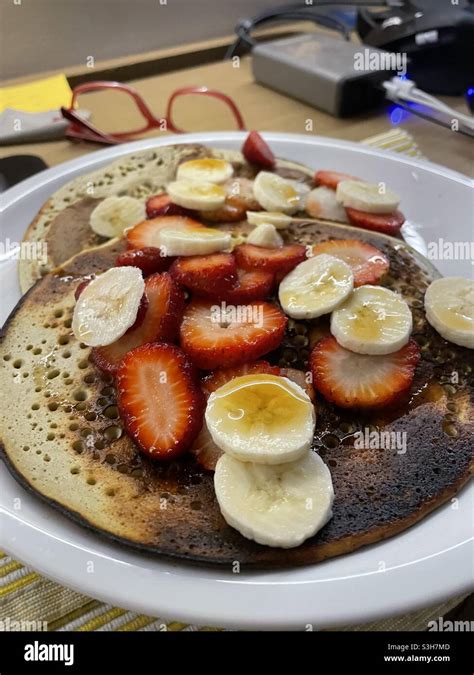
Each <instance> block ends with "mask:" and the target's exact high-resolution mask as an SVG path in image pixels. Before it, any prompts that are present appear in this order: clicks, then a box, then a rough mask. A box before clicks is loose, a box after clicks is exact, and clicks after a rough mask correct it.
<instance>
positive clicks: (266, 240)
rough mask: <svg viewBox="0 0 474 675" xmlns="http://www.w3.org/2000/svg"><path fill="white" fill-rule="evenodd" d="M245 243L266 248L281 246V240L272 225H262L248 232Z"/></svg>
mask: <svg viewBox="0 0 474 675" xmlns="http://www.w3.org/2000/svg"><path fill="white" fill-rule="evenodd" d="M247 243H248V244H253V245H254V246H263V247H266V248H280V247H281V246H283V239H282V238H281V236H280V235H279V234H278V232H277V230H276V228H275V226H274V225H272V224H271V223H262V224H261V225H257V227H256V228H254V229H253V230H252V232H250V234H249V236H248V237H247Z"/></svg>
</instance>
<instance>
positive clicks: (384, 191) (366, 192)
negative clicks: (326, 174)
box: [336, 180, 400, 213]
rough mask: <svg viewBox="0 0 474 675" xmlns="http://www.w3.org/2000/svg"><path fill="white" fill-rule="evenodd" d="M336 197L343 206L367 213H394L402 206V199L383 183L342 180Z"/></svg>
mask: <svg viewBox="0 0 474 675" xmlns="http://www.w3.org/2000/svg"><path fill="white" fill-rule="evenodd" d="M336 197H337V199H338V201H339V202H341V204H342V205H343V206H346V207H350V208H352V209H357V210H358V211H366V212H367V213H392V211H395V210H396V209H397V208H398V205H399V204H400V197H399V196H398V195H396V194H395V192H392V190H389V189H388V188H387V187H385V185H384V184H383V183H380V184H378V185H376V184H375V183H364V182H362V181H358V180H341V181H340V182H339V183H338V186H337V189H336Z"/></svg>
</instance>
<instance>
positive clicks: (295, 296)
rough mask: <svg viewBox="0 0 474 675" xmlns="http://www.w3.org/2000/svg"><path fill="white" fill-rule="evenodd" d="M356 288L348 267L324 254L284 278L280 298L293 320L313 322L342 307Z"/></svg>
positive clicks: (303, 264) (300, 265)
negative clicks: (310, 320)
mask: <svg viewBox="0 0 474 675" xmlns="http://www.w3.org/2000/svg"><path fill="white" fill-rule="evenodd" d="M353 287H354V277H353V274H352V271H351V268H350V267H349V265H347V263H345V262H344V261H343V260H340V259H339V258H335V257H334V256H331V255H327V254H326V253H322V254H321V255H317V256H314V258H309V259H308V260H305V261H304V262H302V263H300V264H299V265H298V266H297V267H295V269H294V270H293V271H292V272H290V273H289V274H288V275H287V276H286V277H285V278H284V279H283V281H282V282H281V283H280V287H279V290H278V298H279V300H280V304H281V306H282V307H283V309H284V310H285V313H286V314H288V315H289V316H291V317H292V318H294V319H314V318H316V317H318V316H321V315H322V314H328V313H329V312H332V311H333V309H335V308H336V307H339V305H341V303H343V302H344V300H345V299H346V298H347V297H348V296H349V295H350V294H351V292H352V289H353Z"/></svg>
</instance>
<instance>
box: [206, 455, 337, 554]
mask: <svg viewBox="0 0 474 675" xmlns="http://www.w3.org/2000/svg"><path fill="white" fill-rule="evenodd" d="M214 488H215V491H216V497H217V501H218V503H219V507H220V510H221V513H222V515H223V517H224V519H225V520H226V522H227V523H228V524H229V525H230V526H231V527H234V528H235V529H236V530H238V531H239V532H240V533H241V534H242V535H243V536H244V537H246V538H247V539H252V540H253V541H256V542H257V543H258V544H263V545H265V546H278V547H280V548H293V547H295V546H299V545H300V544H302V543H303V542H304V541H305V540H306V539H308V538H309V537H312V536H313V535H314V534H316V532H317V531H318V530H320V529H321V528H322V527H323V526H324V525H325V524H326V523H327V522H328V520H330V518H331V516H332V504H333V501H334V489H333V485H332V479H331V474H330V472H329V469H328V468H327V466H326V465H325V464H324V462H323V460H322V459H321V457H320V456H319V455H317V454H316V453H315V452H308V453H306V454H305V455H304V457H302V458H301V459H299V460H297V461H296V462H290V463H287V464H280V465H277V466H263V465H262V464H253V463H248V462H239V461H238V460H236V459H234V458H233V457H230V456H229V455H226V454H224V455H222V457H220V458H219V460H218V462H217V466H216V471H215V474H214Z"/></svg>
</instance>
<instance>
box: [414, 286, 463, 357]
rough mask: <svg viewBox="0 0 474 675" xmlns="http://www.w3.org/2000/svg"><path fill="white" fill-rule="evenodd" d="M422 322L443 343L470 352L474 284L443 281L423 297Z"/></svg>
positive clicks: (430, 288) (430, 287) (429, 288)
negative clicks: (428, 325) (424, 316)
mask: <svg viewBox="0 0 474 675" xmlns="http://www.w3.org/2000/svg"><path fill="white" fill-rule="evenodd" d="M425 312H426V318H427V319H428V321H429V323H430V324H431V325H432V326H433V328H434V329H435V330H437V331H438V333H439V334H440V335H441V336H442V337H444V339H445V340H449V342H453V343H454V344H455V345H460V346H461V347H468V348H469V349H474V281H473V280H472V279H463V278H462V277H444V279H436V281H433V282H432V283H431V284H430V286H429V287H428V290H427V291H426V294H425Z"/></svg>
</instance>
